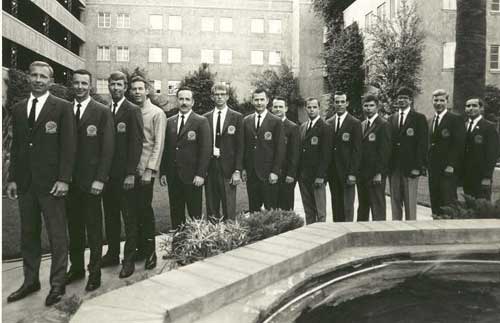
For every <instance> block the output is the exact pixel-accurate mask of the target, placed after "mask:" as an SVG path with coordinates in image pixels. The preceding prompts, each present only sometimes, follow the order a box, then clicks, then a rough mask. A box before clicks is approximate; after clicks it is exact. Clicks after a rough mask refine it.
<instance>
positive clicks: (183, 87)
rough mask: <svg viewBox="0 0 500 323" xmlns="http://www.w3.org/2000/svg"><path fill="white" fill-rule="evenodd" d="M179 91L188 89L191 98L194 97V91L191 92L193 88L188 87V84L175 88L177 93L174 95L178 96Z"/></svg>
mask: <svg viewBox="0 0 500 323" xmlns="http://www.w3.org/2000/svg"><path fill="white" fill-rule="evenodd" d="M181 91H190V92H191V94H192V96H193V99H194V92H193V90H192V89H191V88H190V87H188V86H181V87H180V88H179V89H178V90H177V93H176V94H175V96H177V97H179V93H180V92H181Z"/></svg>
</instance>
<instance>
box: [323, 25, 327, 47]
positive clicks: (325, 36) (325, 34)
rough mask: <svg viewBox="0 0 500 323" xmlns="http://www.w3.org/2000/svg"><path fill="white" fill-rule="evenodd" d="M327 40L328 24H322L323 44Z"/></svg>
mask: <svg viewBox="0 0 500 323" xmlns="http://www.w3.org/2000/svg"><path fill="white" fill-rule="evenodd" d="M327 42H328V26H323V44H326V43H327Z"/></svg>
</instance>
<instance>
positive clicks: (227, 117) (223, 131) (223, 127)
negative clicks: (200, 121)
mask: <svg viewBox="0 0 500 323" xmlns="http://www.w3.org/2000/svg"><path fill="white" fill-rule="evenodd" d="M232 117H233V113H232V112H231V110H229V108H227V112H226V118H225V119H224V124H223V125H222V131H221V134H223V133H225V132H226V130H227V127H229V121H230V120H229V119H232Z"/></svg>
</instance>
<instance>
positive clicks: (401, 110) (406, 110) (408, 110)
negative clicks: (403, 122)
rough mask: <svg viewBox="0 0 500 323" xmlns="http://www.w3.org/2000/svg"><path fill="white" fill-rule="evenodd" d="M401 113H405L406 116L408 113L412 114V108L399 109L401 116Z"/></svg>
mask: <svg viewBox="0 0 500 323" xmlns="http://www.w3.org/2000/svg"><path fill="white" fill-rule="evenodd" d="M401 112H403V113H404V115H405V116H407V115H408V113H409V112H410V107H407V108H406V109H399V113H400V114H401Z"/></svg>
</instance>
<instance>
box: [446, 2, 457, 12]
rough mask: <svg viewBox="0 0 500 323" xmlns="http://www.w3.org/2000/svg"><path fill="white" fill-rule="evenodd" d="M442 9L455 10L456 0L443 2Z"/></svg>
mask: <svg viewBox="0 0 500 323" xmlns="http://www.w3.org/2000/svg"><path fill="white" fill-rule="evenodd" d="M443 9H447V10H457V0H443Z"/></svg>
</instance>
